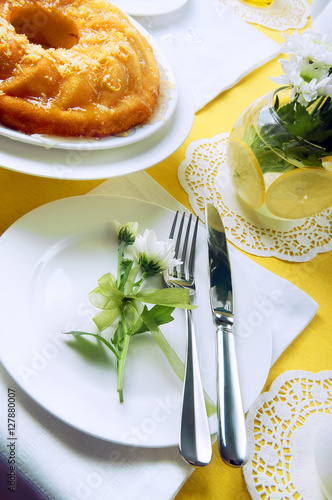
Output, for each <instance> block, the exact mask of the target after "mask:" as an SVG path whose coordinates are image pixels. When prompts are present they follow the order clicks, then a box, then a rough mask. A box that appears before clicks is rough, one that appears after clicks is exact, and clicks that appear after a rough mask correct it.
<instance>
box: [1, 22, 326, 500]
mask: <svg viewBox="0 0 332 500" xmlns="http://www.w3.org/2000/svg"><path fill="white" fill-rule="evenodd" d="M257 29H260V30H261V31H262V32H263V33H265V34H266V35H267V36H270V37H271V38H273V39H274V40H275V41H276V42H278V43H280V44H281V43H282V42H283V41H284V38H283V37H282V36H281V34H280V33H279V32H274V31H271V30H268V29H266V28H257ZM280 73H281V67H280V64H279V63H278V62H277V59H276V60H274V61H272V62H270V63H268V64H266V65H265V66H263V67H262V68H260V69H257V70H255V71H254V72H253V73H251V74H250V75H249V76H247V77H246V78H244V79H243V80H242V81H241V82H240V83H238V84H237V85H236V86H235V87H234V88H232V89H230V90H228V91H226V92H224V93H223V94H221V95H220V96H219V97H218V98H216V99H215V100H214V101H213V102H211V103H210V104H208V105H207V106H206V107H205V108H204V109H203V110H201V111H200V112H199V113H197V115H196V117H195V121H194V125H193V128H192V130H191V132H190V134H189V136H188V138H187V140H186V141H185V143H184V144H183V145H182V146H181V147H180V148H179V149H178V150H177V151H176V152H175V153H174V154H173V155H172V156H171V157H169V158H168V159H166V160H164V161H163V162H161V163H160V164H158V165H156V166H154V167H151V168H150V169H148V170H147V173H148V174H149V175H151V176H152V177H153V178H154V179H155V180H156V181H157V182H158V183H159V184H161V185H162V186H163V187H164V188H165V189H166V190H167V191H168V192H169V193H171V194H172V195H173V196H174V197H175V198H176V199H177V200H178V201H180V202H181V203H182V204H183V205H186V206H187V207H188V208H190V206H189V203H188V198H187V195H186V193H185V192H184V190H183V189H182V187H181V186H180V184H179V182H178V179H177V168H178V166H179V164H180V162H181V161H182V160H183V158H184V155H185V150H186V147H187V146H188V144H189V143H190V142H192V141H194V140H197V139H202V138H210V137H213V136H214V135H216V134H218V133H220V132H230V130H231V128H232V125H233V123H234V122H235V120H236V118H237V117H238V115H239V114H240V113H241V112H242V111H243V110H244V109H245V108H246V107H247V106H248V105H249V104H250V103H251V102H252V101H253V100H255V99H256V98H258V97H259V96H260V95H262V94H264V93H266V92H268V91H269V90H271V89H273V88H275V84H273V83H272V82H271V81H270V80H269V78H268V77H269V76H277V75H279V74H280ZM101 182H102V181H66V180H54V179H44V178H39V177H34V176H29V175H25V174H20V173H16V172H12V171H10V170H6V169H4V168H0V213H1V218H0V225H1V227H0V231H1V233H2V232H4V231H5V230H6V229H7V228H8V227H9V226H10V225H11V224H12V223H13V222H14V221H15V220H17V219H18V218H19V217H20V216H22V215H23V214H25V213H27V212H29V211H30V210H32V209H33V208H35V207H37V206H40V205H42V204H44V203H47V202H50V201H52V200H56V199H59V198H64V197H67V196H74V195H79V194H84V193H87V192H88V191H90V190H91V189H93V188H94V187H95V186H97V185H98V184H100V183H101ZM251 258H252V259H254V260H255V261H256V262H258V263H259V264H261V265H262V266H264V267H266V268H267V269H269V270H271V271H273V272H274V273H276V274H278V275H279V276H282V277H283V278H286V279H287V280H289V281H291V282H292V283H294V284H295V285H297V286H298V287H299V288H302V289H303V290H304V291H305V292H306V293H308V294H309V295H311V297H312V298H313V299H314V300H316V301H317V302H318V304H319V306H320V307H319V310H318V313H317V315H316V316H315V318H314V319H313V321H312V322H311V323H310V325H309V326H308V327H307V328H306V329H305V331H303V333H302V334H301V335H299V337H298V338H297V339H296V340H295V341H294V342H293V343H292V344H291V346H290V347H289V348H288V349H287V350H286V351H285V352H284V354H283V355H282V356H281V357H280V358H279V359H278V361H277V362H276V363H275V364H274V366H273V367H272V369H271V371H270V374H269V377H268V380H267V382H266V386H265V389H264V390H267V389H268V388H269V387H270V385H271V383H272V382H273V380H275V378H276V377H277V376H278V375H279V374H281V373H283V372H284V371H286V370H293V369H303V370H309V371H312V372H318V371H321V370H326V369H331V367H332V308H331V297H332V252H329V253H325V254H320V255H318V256H317V257H315V258H314V259H313V260H312V261H310V262H306V263H288V262H284V261H280V260H277V259H275V258H272V257H271V258H260V257H254V256H251ZM285 328H287V325H285ZM249 498H250V496H249V493H248V492H247V489H246V485H245V482H244V479H243V476H242V472H241V470H238V469H232V468H230V467H228V466H226V465H224V464H223V463H222V461H221V459H220V457H219V454H218V449H217V446H216V445H215V447H214V454H213V460H212V463H211V464H210V465H209V466H208V467H206V468H204V469H197V470H195V471H194V473H193V474H192V476H191V477H190V478H189V480H188V481H187V482H186V484H185V486H184V487H183V488H182V489H181V491H180V492H179V493H178V495H177V497H176V499H177V500H187V499H188V500H189V499H190V500H199V499H204V500H215V499H225V500H245V499H249Z"/></svg>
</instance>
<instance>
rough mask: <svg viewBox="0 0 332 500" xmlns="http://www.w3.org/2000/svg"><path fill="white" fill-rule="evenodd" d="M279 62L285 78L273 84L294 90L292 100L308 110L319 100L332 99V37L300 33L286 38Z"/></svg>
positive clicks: (275, 80)
mask: <svg viewBox="0 0 332 500" xmlns="http://www.w3.org/2000/svg"><path fill="white" fill-rule="evenodd" d="M285 37H286V42H285V43H284V45H283V47H284V49H283V50H284V52H285V53H290V57H289V60H287V59H280V61H279V62H280V63H281V66H282V69H283V71H284V74H283V75H281V76H280V77H278V78H271V80H272V81H274V82H276V83H280V84H282V85H290V86H291V87H292V93H291V98H292V99H293V100H295V99H297V100H298V102H300V103H301V104H302V105H303V106H308V105H309V104H310V103H312V102H313V101H315V100H316V99H317V98H318V97H319V96H332V74H331V72H332V37H331V36H329V35H325V34H323V33H315V32H309V31H308V32H304V33H303V34H302V35H299V34H298V33H297V32H295V33H293V35H292V36H287V35H285Z"/></svg>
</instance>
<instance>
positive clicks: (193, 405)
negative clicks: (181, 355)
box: [179, 309, 212, 467]
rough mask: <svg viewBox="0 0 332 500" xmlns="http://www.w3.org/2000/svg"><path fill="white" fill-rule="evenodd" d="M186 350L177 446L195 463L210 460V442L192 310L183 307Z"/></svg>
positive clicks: (198, 465) (198, 464)
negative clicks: (184, 310)
mask: <svg viewBox="0 0 332 500" xmlns="http://www.w3.org/2000/svg"><path fill="white" fill-rule="evenodd" d="M186 321H187V353H186V368H185V376H184V385H183V400H182V412H181V426H180V442H179V448H180V452H181V454H182V456H183V457H184V458H185V460H186V461H187V462H188V463H189V464H191V465H194V466H195V467H203V466H205V465H208V464H209V463H210V462H211V458H212V444H211V437H210V429H209V423H208V417H207V413H206V408H205V401H204V393H203V387H202V382H201V376H200V372H199V363H198V354H197V346H196V338H195V328H194V322H193V315H192V311H191V310H188V309H186Z"/></svg>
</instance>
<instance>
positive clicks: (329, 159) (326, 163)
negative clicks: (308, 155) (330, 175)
mask: <svg viewBox="0 0 332 500" xmlns="http://www.w3.org/2000/svg"><path fill="white" fill-rule="evenodd" d="M322 165H323V167H324V168H325V169H326V170H328V171H329V172H332V156H325V158H323V159H322Z"/></svg>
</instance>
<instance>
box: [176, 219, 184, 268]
mask: <svg viewBox="0 0 332 500" xmlns="http://www.w3.org/2000/svg"><path fill="white" fill-rule="evenodd" d="M185 216H186V214H185V212H184V213H183V215H182V218H181V222H180V227H179V230H178V235H177V238H176V242H175V258H176V259H178V258H179V250H180V244H181V237H182V229H183V223H184V218H185Z"/></svg>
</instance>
